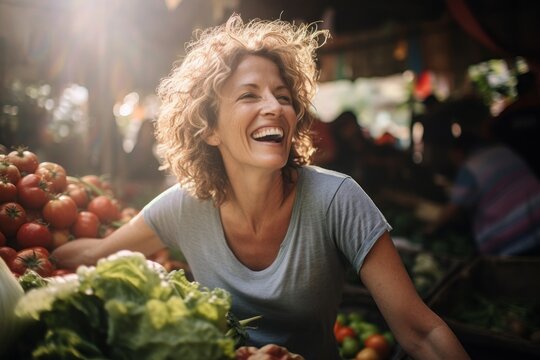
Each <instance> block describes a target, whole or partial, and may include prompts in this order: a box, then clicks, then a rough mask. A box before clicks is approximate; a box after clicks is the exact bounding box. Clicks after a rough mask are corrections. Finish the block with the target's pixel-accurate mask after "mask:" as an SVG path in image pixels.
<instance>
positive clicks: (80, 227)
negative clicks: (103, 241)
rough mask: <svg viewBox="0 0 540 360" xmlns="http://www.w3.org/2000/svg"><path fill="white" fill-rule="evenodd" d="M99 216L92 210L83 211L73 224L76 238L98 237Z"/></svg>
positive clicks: (72, 231) (73, 232)
mask: <svg viewBox="0 0 540 360" xmlns="http://www.w3.org/2000/svg"><path fill="white" fill-rule="evenodd" d="M100 225H101V223H100V222H99V218H98V217H97V215H96V214H94V213H91V212H90V211H81V212H80V213H79V214H78V215H77V220H75V223H74V224H73V226H71V233H72V234H73V236H75V238H85V237H86V238H97V237H98V236H99V226H100Z"/></svg>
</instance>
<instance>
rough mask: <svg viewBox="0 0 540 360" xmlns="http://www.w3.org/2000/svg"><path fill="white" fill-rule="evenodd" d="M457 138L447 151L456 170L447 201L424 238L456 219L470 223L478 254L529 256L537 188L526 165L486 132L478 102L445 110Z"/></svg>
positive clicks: (485, 115) (536, 242)
mask: <svg viewBox="0 0 540 360" xmlns="http://www.w3.org/2000/svg"><path fill="white" fill-rule="evenodd" d="M447 111H448V112H449V115H450V116H451V117H452V118H453V119H454V121H456V122H457V124H458V125H459V127H460V129H461V130H460V131H461V133H460V134H459V136H457V137H455V139H454V140H453V141H452V142H451V143H450V144H449V146H448V147H447V148H446V149H447V151H448V156H449V159H450V160H451V161H452V162H453V164H454V165H455V166H456V176H455V179H454V181H453V185H452V187H451V189H450V197H449V201H448V203H447V204H446V206H445V207H444V209H443V211H442V212H441V215H440V217H439V219H438V220H437V221H436V222H435V223H434V224H432V226H430V227H429V229H428V232H433V231H435V230H437V229H440V228H441V227H442V226H444V225H446V224H449V223H451V222H452V221H453V220H455V219H457V218H458V217H459V216H460V215H463V214H466V215H467V216H468V218H469V219H470V225H471V226H472V229H471V230H472V232H473V235H474V239H475V242H476V247H477V252H478V253H479V254H489V255H532V254H538V253H539V248H540V182H539V181H538V178H537V177H536V176H535V174H534V173H533V171H532V169H531V167H530V166H529V165H528V164H527V162H526V161H525V160H524V159H523V158H522V157H520V156H519V155H518V154H517V153H516V152H515V151H514V150H512V149H511V148H510V147H508V146H507V145H504V144H502V143H499V142H496V141H494V139H493V137H492V136H491V134H490V132H489V130H488V121H489V120H490V113H489V109H488V108H487V107H486V106H485V105H484V103H483V102H482V101H481V100H479V99H476V98H464V99H461V100H457V101H452V102H450V103H449V104H448V107H447Z"/></svg>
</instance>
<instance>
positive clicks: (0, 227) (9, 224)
mask: <svg viewBox="0 0 540 360" xmlns="http://www.w3.org/2000/svg"><path fill="white" fill-rule="evenodd" d="M25 222H26V211H24V208H23V207H22V206H21V205H20V204H19V203H16V202H9V203H4V204H1V205H0V231H1V232H2V234H4V235H5V236H6V237H11V236H14V235H15V234H17V230H19V228H20V227H21V225H22V224H24V223H25Z"/></svg>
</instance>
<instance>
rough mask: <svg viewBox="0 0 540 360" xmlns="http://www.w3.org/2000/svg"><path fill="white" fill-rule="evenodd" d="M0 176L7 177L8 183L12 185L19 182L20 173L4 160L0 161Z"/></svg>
mask: <svg viewBox="0 0 540 360" xmlns="http://www.w3.org/2000/svg"><path fill="white" fill-rule="evenodd" d="M0 176H2V177H3V176H5V177H7V179H8V181H9V182H10V183H12V184H17V183H18V182H19V180H21V172H20V171H19V168H17V167H16V166H15V165H13V164H12V163H10V162H9V160H8V159H6V158H4V159H3V160H1V161H0Z"/></svg>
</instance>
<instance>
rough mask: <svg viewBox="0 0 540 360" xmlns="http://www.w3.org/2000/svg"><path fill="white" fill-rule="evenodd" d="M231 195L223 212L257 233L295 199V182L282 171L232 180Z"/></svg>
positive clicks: (230, 178)
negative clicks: (292, 197) (273, 215)
mask: <svg viewBox="0 0 540 360" xmlns="http://www.w3.org/2000/svg"><path fill="white" fill-rule="evenodd" d="M229 182H230V188H231V191H230V192H229V193H228V199H227V200H226V201H225V202H224V203H223V204H222V205H221V207H220V210H221V212H222V213H223V212H226V213H227V215H232V216H233V217H234V218H235V219H236V220H238V221H242V222H244V223H245V224H249V226H250V227H251V228H252V230H253V231H254V232H256V231H257V230H258V229H259V228H261V227H262V226H263V225H264V223H265V219H268V217H271V216H272V214H275V213H276V212H278V211H279V210H280V208H281V207H282V206H284V204H285V203H287V200H288V199H289V197H290V196H291V195H292V193H293V190H294V182H291V181H289V180H287V179H285V177H284V176H283V172H282V171H281V170H279V171H275V172H273V173H272V174H270V175H269V174H268V173H264V174H263V173H258V174H255V173H251V174H244V175H243V176H232V177H229Z"/></svg>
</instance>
